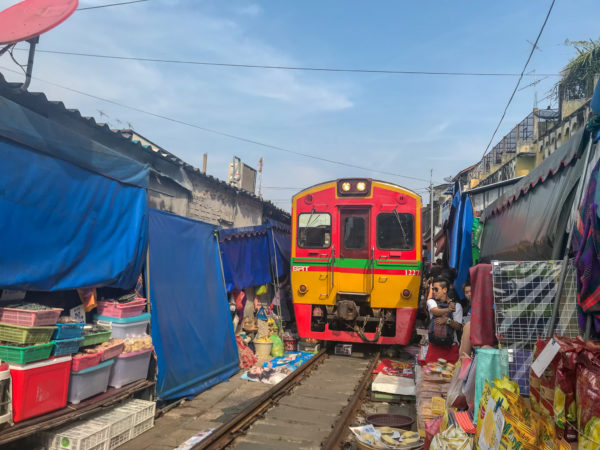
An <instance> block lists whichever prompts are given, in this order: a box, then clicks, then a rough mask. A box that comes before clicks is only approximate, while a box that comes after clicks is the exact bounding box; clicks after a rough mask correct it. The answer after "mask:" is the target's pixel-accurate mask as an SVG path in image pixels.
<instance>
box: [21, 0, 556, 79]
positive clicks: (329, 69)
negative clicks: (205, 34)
mask: <svg viewBox="0 0 600 450" xmlns="http://www.w3.org/2000/svg"><path fill="white" fill-rule="evenodd" d="M138 1H148V0H138ZM17 50H21V51H29V50H28V49H24V48H18V49H17ZM36 52H39V53H51V54H54V55H67V56H82V57H86V58H101V59H116V60H123V61H143V62H155V63H166V64H187V65H197V66H217V67H242V68H250V69H275V70H297V71H316V72H350V73H379V74H393V75H437V76H469V77H477V76H479V77H518V76H520V77H521V78H522V77H523V76H547V77H558V76H560V74H556V73H545V74H544V73H542V74H536V75H533V74H520V75H519V74H518V73H502V72H444V71H440V72H436V71H422V70H384V69H345V68H333V67H304V66H270V65H265V64H237V63H219V62H212V61H193V60H181V59H161V58H142V57H136V56H119V55H102V54H98V53H82V52H67V51H62V50H41V49H36Z"/></svg>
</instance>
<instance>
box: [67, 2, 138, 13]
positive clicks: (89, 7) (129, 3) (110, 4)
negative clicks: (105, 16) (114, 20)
mask: <svg viewBox="0 0 600 450" xmlns="http://www.w3.org/2000/svg"><path fill="white" fill-rule="evenodd" d="M147 1H149V0H132V1H129V2H120V3H108V4H106V5H98V6H86V7H85V8H77V9H76V11H86V10H88V9H100V8H110V7H111V6H122V5H131V4H132V3H142V2H147Z"/></svg>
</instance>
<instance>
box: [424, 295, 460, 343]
mask: <svg viewBox="0 0 600 450" xmlns="http://www.w3.org/2000/svg"><path fill="white" fill-rule="evenodd" d="M437 305H438V306H437V307H438V308H448V307H449V306H450V305H449V304H448V303H445V302H437ZM435 319H436V317H434V318H433V320H432V321H431V322H430V323H429V342H431V343H432V344H434V345H438V346H440V347H451V346H452V345H453V344H454V329H453V328H452V327H451V326H450V325H446V324H445V323H444V324H442V325H436V323H435Z"/></svg>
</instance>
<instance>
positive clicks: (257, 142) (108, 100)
mask: <svg viewBox="0 0 600 450" xmlns="http://www.w3.org/2000/svg"><path fill="white" fill-rule="evenodd" d="M0 69H4V70H7V71H9V72H12V73H19V72H17V71H15V70H12V69H9V68H8V67H3V66H0ZM31 78H32V79H34V80H37V81H41V82H43V83H47V84H50V85H52V86H56V87H59V88H61V89H65V90H67V91H70V92H75V93H77V94H80V95H84V96H86V97H90V98H93V99H96V100H100V101H103V102H106V103H110V104H112V105H116V106H120V107H121V108H126V109H129V110H132V111H136V112H139V113H142V114H146V115H148V116H152V117H156V118H158V119H163V120H167V121H169V122H173V123H177V124H180V125H184V126H187V127H191V128H195V129H197V130H201V131H205V132H207V133H211V134H215V135H217V136H223V137H228V138H230V139H235V140H237V141H241V142H245V143H248V144H254V145H258V146H260V147H264V148H269V149H272V150H277V151H281V152H285V153H289V154H292V155H297V156H303V157H305V158H310V159H314V160H316V161H323V162H326V163H330V164H336V165H338V166H343V167H350V168H353V169H360V170H365V171H367V172H373V173H381V174H384V175H390V176H393V177H398V178H406V179H411V180H417V181H425V182H428V181H429V180H427V179H425V178H419V177H413V176H409V175H402V174H399V173H395V172H388V171H385V170H378V169H371V168H367V167H363V166H359V165H357V164H350V163H346V162H343V161H336V160H334V159H329V158H323V157H321V156H316V155H311V154H309V153H303V152H299V151H295V150H290V149H287V148H285V147H280V146H278V145H272V144H267V143H264V142H261V141H257V140H255V139H251V138H246V137H243V136H237V135H235V134H231V133H226V132H223V131H218V130H213V129H211V128H207V127H203V126H201V125H196V124H193V123H190V122H186V121H184V120H180V119H175V118H172V117H168V116H165V115H162V114H157V113H153V112H151V111H146V110H144V109H141V108H137V107H135V106H129V105H126V104H124V103H120V102H117V101H114V100H110V99H107V98H103V97H99V96H97V95H94V94H89V93H87V92H83V91H80V90H78V89H73V88H70V87H68V86H64V85H61V84H58V83H55V82H53V81H48V80H44V79H42V78H39V77H31Z"/></svg>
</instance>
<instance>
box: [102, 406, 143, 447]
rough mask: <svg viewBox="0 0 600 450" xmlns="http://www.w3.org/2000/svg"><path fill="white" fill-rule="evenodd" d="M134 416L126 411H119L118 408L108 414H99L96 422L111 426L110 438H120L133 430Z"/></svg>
mask: <svg viewBox="0 0 600 450" xmlns="http://www.w3.org/2000/svg"><path fill="white" fill-rule="evenodd" d="M133 419H134V417H133V415H132V414H129V413H128V412H126V411H119V410H118V409H117V408H115V409H112V410H110V411H108V412H105V413H102V414H99V415H98V416H95V417H94V420H96V421H98V422H101V423H105V424H107V425H108V426H110V438H111V439H112V438H114V437H115V436H120V435H122V434H123V433H124V432H126V431H130V430H131V428H133Z"/></svg>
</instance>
